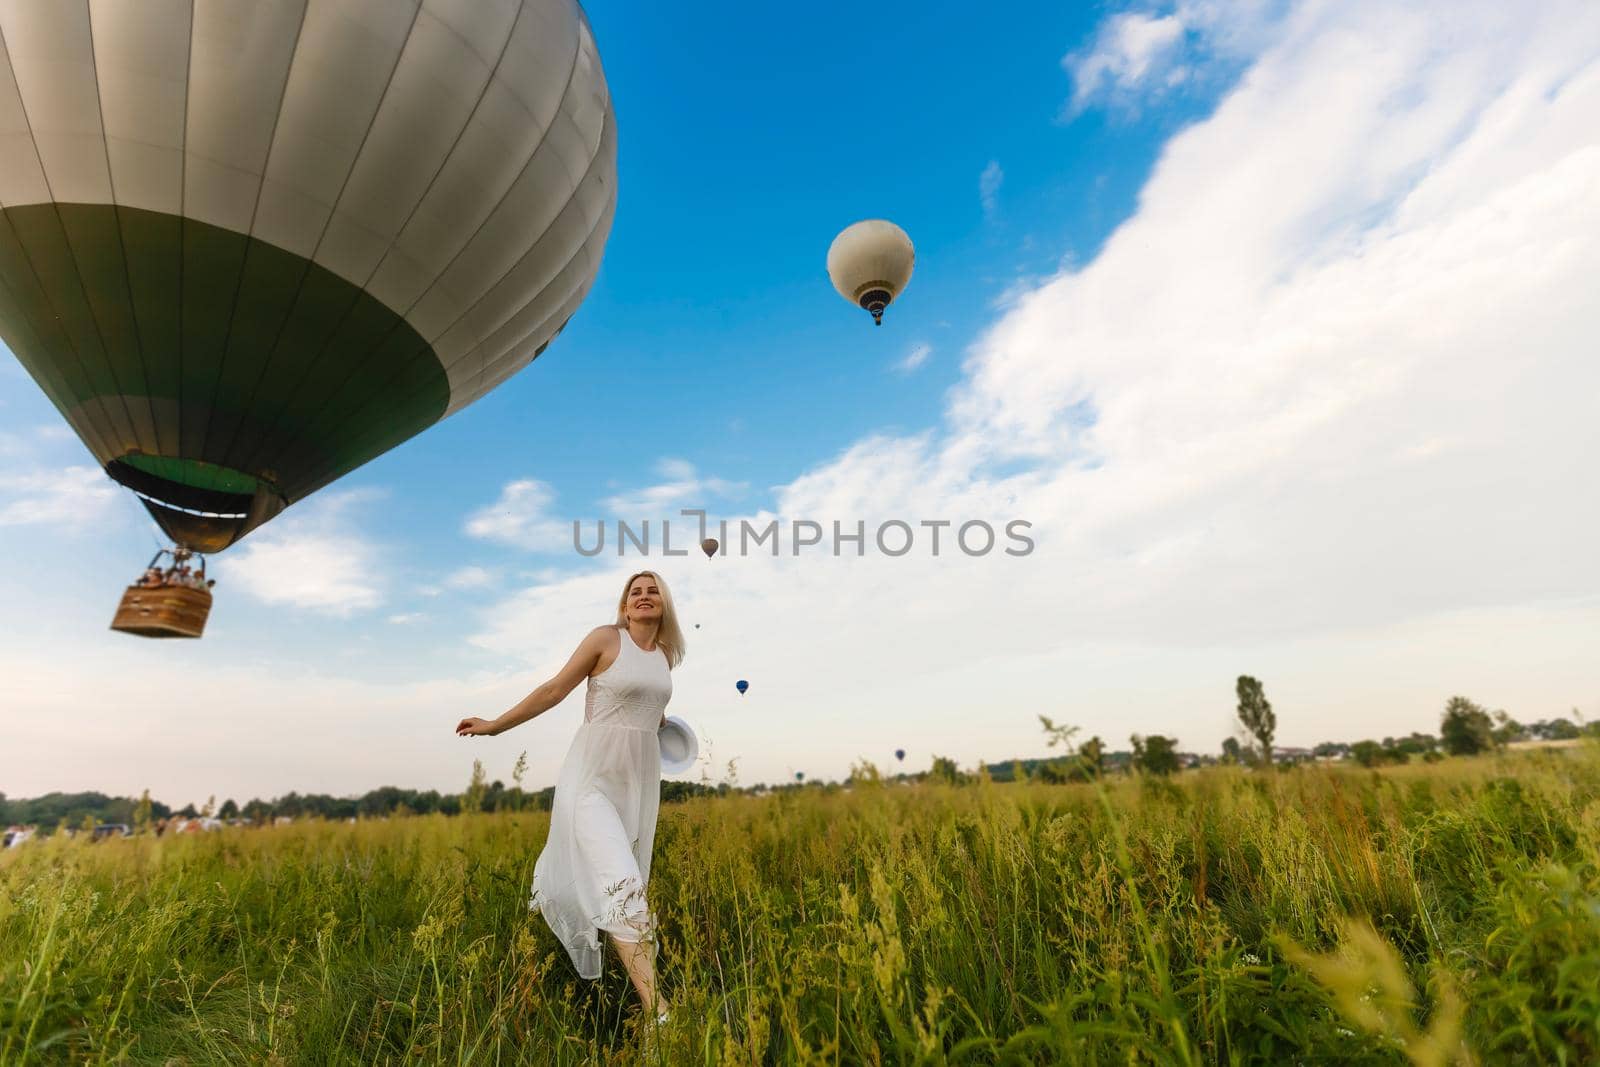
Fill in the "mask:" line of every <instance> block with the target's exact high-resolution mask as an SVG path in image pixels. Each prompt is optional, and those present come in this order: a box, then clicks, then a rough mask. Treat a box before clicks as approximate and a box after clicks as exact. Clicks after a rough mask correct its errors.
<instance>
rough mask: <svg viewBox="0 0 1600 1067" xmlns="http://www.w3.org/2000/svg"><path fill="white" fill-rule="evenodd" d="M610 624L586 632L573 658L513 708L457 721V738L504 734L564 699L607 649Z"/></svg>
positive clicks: (610, 630)
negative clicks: (487, 716)
mask: <svg viewBox="0 0 1600 1067" xmlns="http://www.w3.org/2000/svg"><path fill="white" fill-rule="evenodd" d="M615 632H616V630H615V628H614V627H611V626H597V627H595V628H594V629H593V630H591V631H589V635H588V636H587V637H585V638H584V639H583V640H582V641H581V642H579V643H578V648H577V651H575V652H573V653H572V658H571V659H569V660H567V664H566V666H564V667H562V668H561V670H559V671H557V672H556V676H555V677H554V678H551V679H550V680H549V681H548V682H545V683H544V684H543V685H541V686H539V687H538V688H536V689H535V690H534V691H533V692H531V693H529V694H528V695H527V696H525V697H523V698H522V699H521V700H519V701H517V703H516V704H514V705H513V706H512V707H510V708H508V709H507V710H506V711H504V712H503V713H501V714H500V716H499V717H498V718H494V719H479V718H466V719H462V720H461V721H460V722H459V723H457V724H456V734H457V736H460V737H477V736H484V735H487V736H493V735H495V734H503V733H505V732H506V731H507V730H509V729H511V728H512V727H513V726H520V725H522V724H523V723H525V722H527V721H528V720H529V719H532V718H534V717H536V716H538V715H542V714H544V713H545V712H547V711H549V710H550V709H551V708H553V707H555V706H556V705H557V704H559V703H561V702H562V701H563V700H565V699H566V698H567V694H568V693H570V692H572V691H573V690H574V689H575V688H577V685H578V683H579V682H581V681H583V680H584V679H585V678H587V677H588V676H589V674H590V673H591V672H593V670H594V668H595V665H596V664H598V663H599V662H600V656H601V654H602V653H604V652H605V651H606V648H607V641H608V635H609V634H613V633H615Z"/></svg>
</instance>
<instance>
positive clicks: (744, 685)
mask: <svg viewBox="0 0 1600 1067" xmlns="http://www.w3.org/2000/svg"><path fill="white" fill-rule="evenodd" d="M733 687H734V688H735V689H737V690H738V691H739V695H740V696H744V691H745V690H746V689H749V688H750V683H749V682H747V681H745V680H744V679H743V678H740V679H739V680H738V681H737V682H734V683H733Z"/></svg>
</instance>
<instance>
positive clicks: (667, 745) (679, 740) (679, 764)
mask: <svg viewBox="0 0 1600 1067" xmlns="http://www.w3.org/2000/svg"><path fill="white" fill-rule="evenodd" d="M656 737H657V738H658V739H659V740H660V742H661V773H662V774H682V773H683V772H684V771H686V770H688V769H689V768H690V767H693V766H694V761H695V759H696V758H697V757H698V756H699V755H700V739H699V738H698V737H696V736H695V734H694V730H693V729H692V728H691V727H690V726H689V724H688V723H686V722H684V721H683V720H682V719H680V718H679V717H678V716H676V715H668V716H667V723H666V725H665V726H663V727H661V729H660V730H658V731H656Z"/></svg>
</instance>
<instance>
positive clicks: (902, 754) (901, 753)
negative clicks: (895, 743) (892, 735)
mask: <svg viewBox="0 0 1600 1067" xmlns="http://www.w3.org/2000/svg"><path fill="white" fill-rule="evenodd" d="M894 758H895V759H897V760H900V761H901V762H902V763H903V762H905V758H906V750H905V749H903V748H897V749H895V750H894Z"/></svg>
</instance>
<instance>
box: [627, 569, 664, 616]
mask: <svg viewBox="0 0 1600 1067" xmlns="http://www.w3.org/2000/svg"><path fill="white" fill-rule="evenodd" d="M626 604H627V607H626V611H627V617H628V621H629V622H660V621H661V611H662V597H661V585H660V583H659V582H658V581H657V580H656V576H655V575H653V574H641V575H638V576H637V577H635V578H634V579H633V581H631V582H629V583H628V595H627V601H626Z"/></svg>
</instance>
